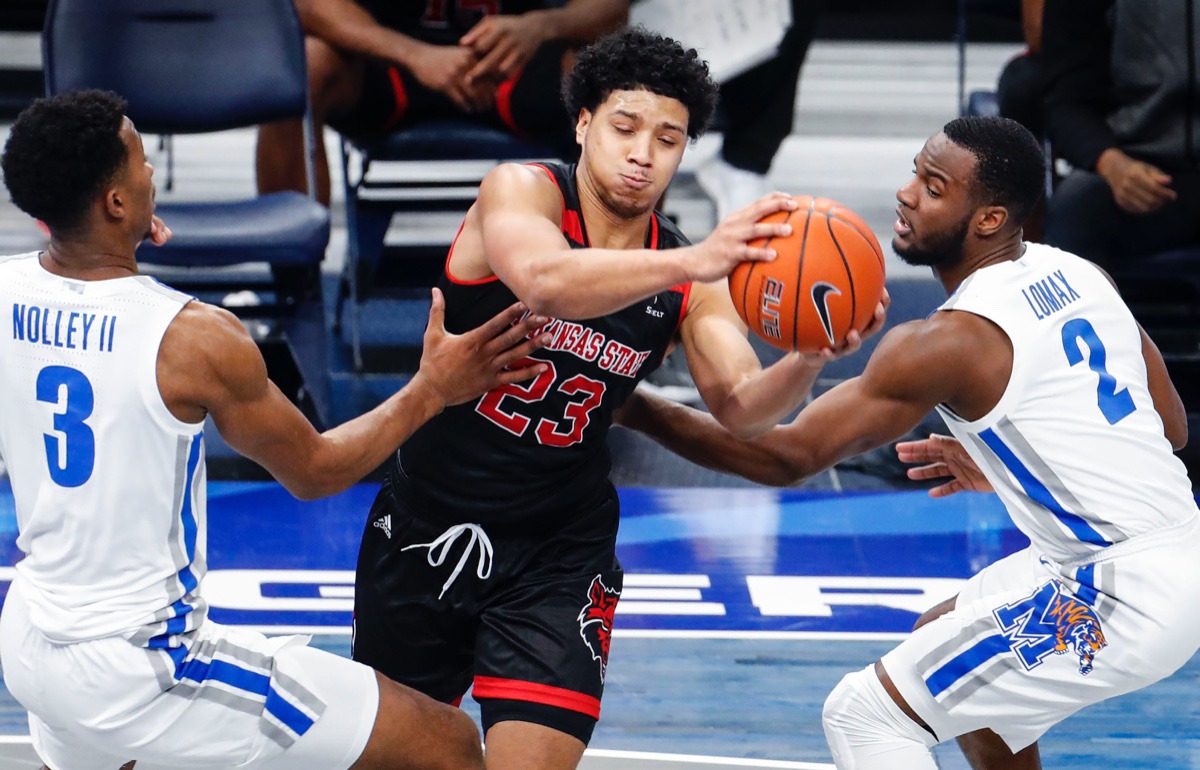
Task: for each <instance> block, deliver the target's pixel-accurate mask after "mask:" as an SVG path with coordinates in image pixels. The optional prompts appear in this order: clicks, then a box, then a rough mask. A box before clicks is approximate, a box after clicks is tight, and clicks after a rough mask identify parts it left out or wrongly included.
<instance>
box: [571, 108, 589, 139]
mask: <svg viewBox="0 0 1200 770" xmlns="http://www.w3.org/2000/svg"><path fill="white" fill-rule="evenodd" d="M591 123H592V111H591V110H589V109H587V108H586V107H585V108H584V109H582V110H580V111H579V118H578V119H577V120H576V121H575V143H576V144H578V145H579V146H580V147H582V146H583V138H584V137H585V136H587V129H588V126H590V125H591Z"/></svg>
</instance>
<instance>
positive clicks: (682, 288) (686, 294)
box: [671, 281, 692, 338]
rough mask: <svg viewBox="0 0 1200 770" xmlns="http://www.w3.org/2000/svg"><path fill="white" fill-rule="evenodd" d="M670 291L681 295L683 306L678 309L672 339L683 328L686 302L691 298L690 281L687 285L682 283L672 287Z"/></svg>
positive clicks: (686, 307)
mask: <svg viewBox="0 0 1200 770" xmlns="http://www.w3.org/2000/svg"><path fill="white" fill-rule="evenodd" d="M671 291H674V292H678V293H680V294H682V295H683V305H682V306H681V307H680V308H679V323H677V324H675V334H672V335H671V337H672V338H674V337H675V336H676V335H677V334H679V329H680V328H681V327H682V326H683V319H684V318H686V317H687V311H688V302H689V301H690V300H691V298H692V283H691V281H688V282H687V283H683V284H680V285H678V286H672V287H671Z"/></svg>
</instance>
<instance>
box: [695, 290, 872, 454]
mask: <svg viewBox="0 0 1200 770" xmlns="http://www.w3.org/2000/svg"><path fill="white" fill-rule="evenodd" d="M889 302H890V299H889V298H888V296H887V294H886V293H885V294H884V297H883V301H882V302H880V304H879V306H878V307H877V308H876V309H875V317H874V319H872V321H871V324H870V326H868V327H867V328H866V329H865V330H864V331H863V332H862V333H861V334H860V333H859V332H856V331H852V332H850V334H849V336H848V337H847V339H846V341H845V342H844V343H843V344H842V345H839V346H838V347H837V348H836V349H834V348H826V349H824V350H821V351H819V352H817V353H813V354H801V353H791V354H789V355H786V356H784V357H783V358H781V359H780V360H779V361H776V362H775V363H774V364H772V365H771V366H769V367H767V368H766V369H763V368H762V366H761V364H760V363H759V360H758V356H757V355H756V354H755V353H754V349H753V348H752V347H751V346H750V343H749V341H748V340H747V336H746V335H747V329H746V325H745V324H744V323H742V320H741V319H740V318H739V317H738V315H737V311H735V310H734V308H733V302H732V300H730V298H729V286H728V284H727V283H726V282H725V281H724V280H721V281H717V282H714V283H708V284H696V285H695V286H694V287H693V288H692V299H691V303H690V307H689V309H688V314H687V317H686V318H684V321H683V324H682V326H681V327H680V337H681V338H682V340H683V345H684V350H685V351H686V352H687V359H688V368H689V369H690V370H691V373H692V379H693V380H694V381H695V383H696V388H697V390H699V391H700V395H701V397H702V398H703V399H704V404H705V406H707V407H708V409H709V411H710V412H711V413H712V415H713V416H714V417H715V418H716V419H717V421H718V422H720V423H721V424H722V425H724V426H725V427H726V428H728V429H729V430H730V431H731V432H732V433H733V434H734V435H735V436H736V437H737V438H739V439H750V438H754V437H755V436H758V435H761V434H762V433H763V432H764V431H767V430H769V429H770V428H772V427H773V426H775V425H776V424H777V423H778V422H779V421H780V420H781V419H783V418H784V417H785V416H786V415H788V414H790V413H791V412H793V411H795V409H796V408H797V407H799V406H800V404H801V403H803V402H804V399H806V398H807V397H808V395H809V393H811V392H812V387H813V384H814V383H815V382H816V380H817V376H818V375H819V374H820V372H821V369H822V367H824V365H825V364H826V363H827V362H828V361H831V360H833V359H834V358H840V357H841V356H845V355H850V354H851V353H854V352H855V351H857V350H858V348H859V347H860V346H861V345H862V341H863V340H864V339H865V338H867V337H870V336H872V335H873V334H875V333H876V332H878V331H879V330H880V329H882V328H883V324H884V322H885V321H886V318H887V306H888V304H889Z"/></svg>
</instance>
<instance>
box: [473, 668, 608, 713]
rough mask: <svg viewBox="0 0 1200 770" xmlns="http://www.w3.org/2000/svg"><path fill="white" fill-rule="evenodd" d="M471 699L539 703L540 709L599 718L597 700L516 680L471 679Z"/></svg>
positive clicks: (598, 700)
mask: <svg viewBox="0 0 1200 770" xmlns="http://www.w3.org/2000/svg"><path fill="white" fill-rule="evenodd" d="M474 697H475V699H476V700H479V699H480V698H496V699H501V700H519V701H525V702H526V703H541V704H542V705H544V706H554V707H555V708H560V709H566V710H567V711H575V712H578V713H580V714H586V715H587V716H590V717H591V718H592V719H599V718H600V699H599V698H593V697H592V696H590V695H584V694H583V693H581V692H575V691H574V690H567V689H564V688H562V687H552V686H550V685H548V684H536V683H534V682H522V681H520V680H517V679H500V678H497V677H491V676H477V677H475V690H474Z"/></svg>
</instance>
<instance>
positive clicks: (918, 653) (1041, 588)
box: [883, 520, 1200, 752]
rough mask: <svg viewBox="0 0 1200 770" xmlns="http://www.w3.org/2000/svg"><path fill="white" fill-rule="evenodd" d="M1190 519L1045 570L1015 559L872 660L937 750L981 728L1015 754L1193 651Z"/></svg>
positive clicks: (1196, 602) (1199, 568) (1196, 576)
mask: <svg viewBox="0 0 1200 770" xmlns="http://www.w3.org/2000/svg"><path fill="white" fill-rule="evenodd" d="M1197 606H1200V523H1198V522H1197V521H1196V520H1193V521H1191V522H1188V523H1187V524H1183V525H1178V526H1175V527H1172V528H1170V529H1165V530H1162V531H1159V532H1155V533H1152V534H1148V535H1141V536H1138V537H1135V538H1132V539H1130V540H1127V541H1125V542H1122V543H1118V544H1116V545H1112V546H1109V547H1107V548H1105V549H1103V550H1101V551H1098V552H1096V553H1095V554H1094V555H1092V556H1091V557H1089V558H1087V559H1081V560H1079V561H1075V562H1071V563H1066V564H1055V563H1053V562H1051V561H1049V560H1048V559H1045V558H1042V557H1039V555H1038V554H1037V553H1035V552H1034V551H1033V550H1032V548H1026V549H1025V550H1023V551H1019V552H1017V553H1015V554H1012V555H1011V556H1008V557H1007V558H1005V559H1002V560H1000V561H998V562H996V563H995V564H992V565H991V566H989V567H987V568H986V569H984V570H982V571H980V572H979V574H977V575H975V577H973V578H971V579H970V580H969V581H967V584H966V585H965V586H964V588H963V591H962V592H961V593H960V594H959V596H958V601H957V602H956V605H955V608H954V609H953V610H952V611H950V612H949V613H947V614H946V615H943V616H942V617H941V618H938V619H937V620H934V621H933V622H931V623H928V624H926V625H925V626H922V627H921V628H919V629H917V630H916V631H915V632H913V635H912V636H911V637H909V638H908V639H907V640H905V641H904V642H903V643H902V644H901V645H900V646H899V647H897V648H896V649H894V650H892V651H891V652H889V653H888V654H887V655H885V656H884V657H883V667H884V669H886V670H887V672H888V675H889V676H890V677H891V678H892V681H893V682H895V683H896V687H897V688H898V689H899V690H900V693H901V694H902V695H903V696H904V698H905V700H906V701H908V703H909V705H910V706H912V708H913V710H914V711H916V713H917V714H919V715H920V716H921V718H922V719H923V720H924V721H925V723H926V724H927V725H929V727H930V728H931V729H932V730H933V732H934V734H935V735H936V737H937V738H938V740H939V741H946V740H949V739H951V738H954V737H956V736H959V735H962V734H964V733H969V732H973V731H975V730H978V729H981V728H985V727H987V728H991V729H992V730H994V731H995V732H996V733H998V734H999V735H1000V737H1001V738H1003V739H1004V741H1005V743H1006V744H1008V747H1009V748H1010V749H1011V750H1012V751H1014V752H1016V751H1019V750H1021V749H1023V748H1025V747H1026V746H1028V745H1029V744H1031V743H1033V742H1035V741H1036V740H1037V739H1038V738H1039V737H1041V735H1042V734H1043V733H1044V732H1046V730H1048V729H1050V727H1052V726H1053V725H1055V724H1057V723H1058V722H1060V721H1062V720H1063V719H1065V718H1067V717H1068V716H1070V715H1071V714H1074V713H1075V712H1076V711H1078V710H1079V709H1081V708H1083V707H1085V706H1088V705H1090V704H1092V703H1096V702H1099V701H1102V700H1105V699H1107V698H1111V697H1113V696H1115V695H1121V694H1123V693H1127V692H1131V691H1133V690H1137V689H1140V688H1142V687H1146V686H1147V685H1150V684H1153V683H1154V682H1157V681H1158V680H1160V679H1163V678H1164V677H1166V676H1169V675H1170V674H1172V673H1173V672H1175V671H1176V670H1177V669H1179V668H1180V667H1181V666H1183V664H1184V663H1186V662H1187V661H1188V660H1189V659H1190V658H1191V657H1192V655H1193V654H1194V653H1195V652H1196V650H1197V648H1198V647H1200V612H1197V611H1196V608H1197Z"/></svg>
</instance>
